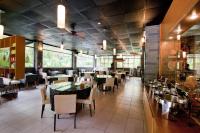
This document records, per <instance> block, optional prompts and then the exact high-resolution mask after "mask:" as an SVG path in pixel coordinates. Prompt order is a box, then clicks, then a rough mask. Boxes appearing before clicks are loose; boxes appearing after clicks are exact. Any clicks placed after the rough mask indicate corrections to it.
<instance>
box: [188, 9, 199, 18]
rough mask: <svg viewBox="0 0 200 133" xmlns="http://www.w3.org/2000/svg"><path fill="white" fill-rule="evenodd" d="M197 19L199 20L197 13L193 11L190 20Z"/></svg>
mask: <svg viewBox="0 0 200 133" xmlns="http://www.w3.org/2000/svg"><path fill="white" fill-rule="evenodd" d="M197 18H198V15H197V13H196V11H195V10H193V11H192V14H191V16H190V19H191V20H195V19H197Z"/></svg>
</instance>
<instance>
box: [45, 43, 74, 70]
mask: <svg viewBox="0 0 200 133" xmlns="http://www.w3.org/2000/svg"><path fill="white" fill-rule="evenodd" d="M43 67H57V68H58V67H60V68H64V67H72V52H71V51H69V50H61V49H60V48H58V47H53V46H48V45H44V46H43Z"/></svg>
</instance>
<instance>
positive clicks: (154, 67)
mask: <svg viewBox="0 0 200 133" xmlns="http://www.w3.org/2000/svg"><path fill="white" fill-rule="evenodd" d="M145 31H146V43H145V69H144V81H148V80H150V79H154V78H157V75H158V73H159V47H160V26H159V25H154V26H146V27H145Z"/></svg>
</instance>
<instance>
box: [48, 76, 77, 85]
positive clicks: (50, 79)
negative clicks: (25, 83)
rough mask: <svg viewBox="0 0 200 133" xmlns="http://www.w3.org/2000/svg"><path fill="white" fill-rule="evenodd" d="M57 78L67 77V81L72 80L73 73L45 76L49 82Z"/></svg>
mask: <svg viewBox="0 0 200 133" xmlns="http://www.w3.org/2000/svg"><path fill="white" fill-rule="evenodd" d="M59 78H68V81H71V82H73V81H74V79H73V75H66V74H58V75H53V76H47V80H48V81H49V82H50V84H51V83H53V81H55V80H58V79H59Z"/></svg>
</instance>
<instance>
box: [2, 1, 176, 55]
mask: <svg viewBox="0 0 200 133" xmlns="http://www.w3.org/2000/svg"><path fill="white" fill-rule="evenodd" d="M60 2H61V0H0V9H2V10H4V11H5V13H3V14H2V16H1V17H2V24H3V25H4V26H5V33H6V34H10V35H22V36H25V37H26V38H27V39H30V40H40V41H43V42H44V43H47V44H51V45H56V46H59V45H60V44H61V40H62V36H61V33H63V31H62V30H60V29H58V28H56V18H57V17H56V14H57V11H56V10H57V4H58V3H60ZM62 2H63V3H64V5H65V6H66V10H67V13H66V20H67V24H66V26H67V27H70V26H69V25H70V24H71V23H73V22H75V23H76V24H77V26H76V31H78V32H84V34H85V37H84V39H83V38H79V37H77V36H72V35H69V34H68V33H66V34H64V36H63V40H64V46H65V48H66V49H79V50H80V49H81V50H85V51H88V52H89V53H91V54H94V53H99V54H100V53H101V54H102V53H109V52H111V51H112V48H117V51H118V52H124V51H125V52H132V51H137V50H138V49H139V40H140V37H141V34H142V30H143V27H144V25H156V24H160V23H161V22H162V20H163V18H164V16H165V14H166V12H167V10H168V8H169V6H170V4H171V2H172V0H62ZM98 22H101V24H100V25H99V24H97V23H98ZM103 39H106V40H107V42H108V47H109V49H108V50H107V51H103V50H100V49H101V47H102V40H103Z"/></svg>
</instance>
